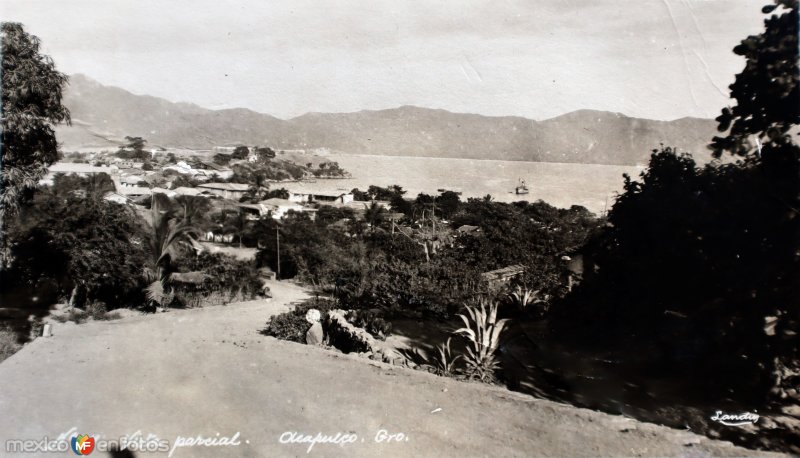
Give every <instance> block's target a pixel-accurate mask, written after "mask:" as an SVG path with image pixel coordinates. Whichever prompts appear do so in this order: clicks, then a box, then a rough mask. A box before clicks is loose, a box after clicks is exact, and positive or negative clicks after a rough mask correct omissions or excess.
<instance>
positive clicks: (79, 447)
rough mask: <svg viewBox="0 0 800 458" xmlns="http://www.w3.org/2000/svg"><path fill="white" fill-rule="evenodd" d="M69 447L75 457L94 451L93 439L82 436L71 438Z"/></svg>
mask: <svg viewBox="0 0 800 458" xmlns="http://www.w3.org/2000/svg"><path fill="white" fill-rule="evenodd" d="M70 445H71V446H72V451H73V452H75V454H76V455H88V454H90V453H92V451H93V450H94V437H90V436H88V435H86V434H82V435H80V436H76V437H73V438H72V442H71V444H70Z"/></svg>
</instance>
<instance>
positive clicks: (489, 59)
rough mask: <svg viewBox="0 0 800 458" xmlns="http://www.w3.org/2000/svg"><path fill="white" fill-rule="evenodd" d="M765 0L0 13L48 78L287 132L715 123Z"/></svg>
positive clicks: (140, 3) (157, 5) (71, 6)
mask: <svg viewBox="0 0 800 458" xmlns="http://www.w3.org/2000/svg"><path fill="white" fill-rule="evenodd" d="M766 3H767V0H756V1H753V0H547V1H542V0H493V1H488V0H487V1H476V0H436V1H405V0H337V1H328V0H248V1H245V0H190V1H187V0H169V1H155V0H70V1H69V2H67V1H64V0H1V1H0V17H2V18H4V19H3V20H6V21H16V22H21V23H23V24H24V25H25V26H26V30H27V31H28V32H29V33H32V34H34V35H36V36H38V37H40V38H41V40H42V48H43V49H42V50H43V52H44V53H46V54H48V55H50V56H51V57H52V58H53V59H54V60H55V62H56V65H57V67H58V68H59V70H60V71H62V72H65V73H68V74H73V73H82V74H84V75H87V76H89V77H91V78H93V79H95V80H97V81H99V82H101V83H103V84H107V85H113V86H119V87H122V88H124V89H127V90H129V91H131V92H133V93H136V94H148V95H153V96H157V97H163V98H165V99H168V100H171V101H176V102H177V101H181V102H191V103H195V104H198V105H200V106H203V107H206V108H212V109H222V108H234V107H243V108H249V109H252V110H255V111H258V112H262V113H268V114H272V115H274V116H277V117H279V118H284V119H286V118H291V117H294V116H299V115H301V114H304V113H307V112H352V111H359V110H365V109H367V110H377V109H385V108H393V107H397V106H401V105H416V106H422V107H429V108H442V109H446V110H449V111H454V112H465V113H478V114H483V115H491V116H505V115H516V116H525V117H528V118H532V119H546V118H550V117H554V116H558V115H561V114H564V113H567V112H570V111H574V110H578V109H597V110H607V111H613V112H621V113H624V114H626V115H629V116H635V117H642V118H650V119H663V120H671V119H677V118H682V117H685V116H694V117H705V118H713V117H716V116H717V115H718V113H719V111H720V109H721V108H722V107H724V106H727V105H730V101H729V98H728V88H727V87H728V85H729V84H731V83H732V82H733V79H734V75H735V74H736V73H738V72H740V71H741V69H742V68H743V66H744V60H743V59H742V58H741V57H739V56H736V55H734V54H733V53H732V51H731V49H732V48H733V47H734V46H735V45H736V44H738V43H739V41H741V40H742V39H743V38H745V37H746V36H748V35H752V34H757V33H759V32H760V31H761V30H762V29H763V19H764V15H762V14H761V13H760V9H761V6H763V5H764V4H766Z"/></svg>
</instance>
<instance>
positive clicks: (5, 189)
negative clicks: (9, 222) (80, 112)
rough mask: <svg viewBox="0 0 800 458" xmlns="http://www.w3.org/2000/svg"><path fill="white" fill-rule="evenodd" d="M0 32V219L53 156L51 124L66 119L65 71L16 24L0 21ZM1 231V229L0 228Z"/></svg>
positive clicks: (55, 150)
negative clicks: (0, 153) (63, 101)
mask: <svg viewBox="0 0 800 458" xmlns="http://www.w3.org/2000/svg"><path fill="white" fill-rule="evenodd" d="M0 30H1V32H0V36H1V37H2V53H0V54H2V60H3V64H2V65H3V67H2V80H3V82H2V94H3V97H2V99H3V100H2V124H1V125H2V161H1V165H2V167H0V219H2V218H3V216H4V215H6V213H8V214H13V213H15V211H16V208H17V206H18V202H19V199H20V197H21V196H22V194H23V193H24V191H26V190H29V189H32V188H33V187H35V186H36V184H37V183H38V181H39V180H40V179H41V178H42V177H44V175H45V173H46V172H47V167H48V166H49V165H50V164H52V163H53V162H55V161H56V160H57V159H58V144H57V142H56V137H55V132H54V130H53V126H54V125H55V124H58V123H62V122H69V121H70V117H69V111H68V110H67V108H66V107H64V105H62V102H61V101H62V90H63V88H64V86H65V85H66V84H67V77H66V75H64V74H62V73H59V72H58V71H57V70H56V68H55V64H54V63H53V61H52V59H50V57H48V56H45V55H42V54H40V53H39V48H40V43H39V39H38V38H36V37H35V36H32V35H29V34H27V33H26V32H25V30H24V29H23V27H22V25H21V24H17V23H11V22H3V23H2V25H0ZM0 232H2V231H0Z"/></svg>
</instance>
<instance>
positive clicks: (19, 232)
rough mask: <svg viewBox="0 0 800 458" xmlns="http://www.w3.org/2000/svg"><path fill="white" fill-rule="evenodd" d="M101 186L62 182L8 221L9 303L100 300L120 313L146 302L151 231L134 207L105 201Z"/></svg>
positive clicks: (90, 182)
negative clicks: (142, 289) (144, 277)
mask: <svg viewBox="0 0 800 458" xmlns="http://www.w3.org/2000/svg"><path fill="white" fill-rule="evenodd" d="M106 178H107V177H106ZM97 181H98V180H97V179H95V178H78V177H74V176H73V177H56V181H55V184H54V186H53V188H52V189H44V190H41V191H38V192H36V193H35V194H34V196H33V198H32V199H31V200H30V201H29V202H28V203H27V204H26V205H25V206H23V207H22V208H21V210H20V214H19V217H18V218H15V220H14V221H13V222H9V228H8V231H9V232H8V237H9V241H10V246H11V253H12V255H13V257H14V263H13V264H12V266H11V268H10V269H9V270H8V271H6V272H5V273H4V275H3V282H2V283H3V295H4V296H5V297H6V298H8V297H15V298H16V299H17V301H18V302H16V303H24V302H25V301H28V300H30V299H31V298H34V297H36V298H38V300H39V301H42V302H43V303H44V305H47V304H48V303H52V302H54V301H55V300H56V299H58V298H59V297H60V298H68V299H70V300H71V302H72V303H73V304H74V305H82V304H83V303H85V301H86V300H98V301H103V302H106V303H107V304H109V306H110V307H111V308H116V307H120V306H124V305H127V304H130V303H131V301H134V300H136V299H137V298H139V297H140V296H139V295H138V293H139V289H138V287H139V286H140V282H141V270H142V265H143V263H144V260H145V251H144V242H145V234H144V233H143V231H142V227H141V225H140V224H139V223H138V221H137V217H136V215H135V214H134V213H133V211H132V210H131V209H130V208H128V207H126V206H121V205H117V204H114V203H111V202H107V201H104V200H103V199H102V198H101V197H102V193H100V192H98V184H97ZM102 186H103V185H102V184H100V189H102ZM45 291H49V292H50V296H49V297H43V294H42V293H43V292H45ZM48 300H49V302H48ZM31 305H34V304H31Z"/></svg>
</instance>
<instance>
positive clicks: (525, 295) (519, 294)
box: [509, 286, 547, 310]
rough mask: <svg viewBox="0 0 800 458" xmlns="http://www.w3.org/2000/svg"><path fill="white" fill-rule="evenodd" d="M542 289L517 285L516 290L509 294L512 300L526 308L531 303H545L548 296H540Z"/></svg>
mask: <svg viewBox="0 0 800 458" xmlns="http://www.w3.org/2000/svg"><path fill="white" fill-rule="evenodd" d="M540 292H541V290H540V289H537V290H535V291H534V290H530V289H528V288H524V287H522V286H517V287H516V288H515V289H514V291H513V292H512V293H511V294H509V297H510V298H511V300H512V301H513V302H514V303H515V304H516V305H517V306H518V307H519V308H520V309H522V310H525V309H526V308H527V307H528V305H531V304H545V303H546V299H547V298H546V297H545V298H542V297H540V295H539V293H540Z"/></svg>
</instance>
